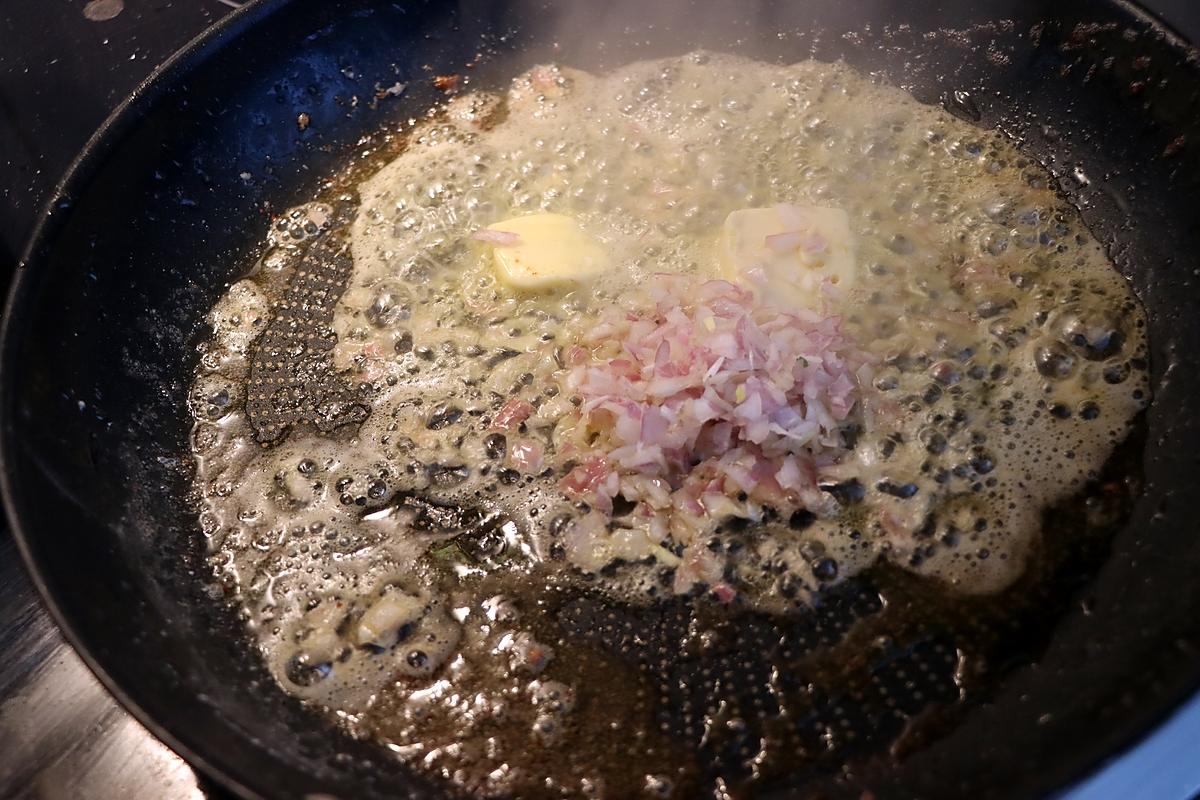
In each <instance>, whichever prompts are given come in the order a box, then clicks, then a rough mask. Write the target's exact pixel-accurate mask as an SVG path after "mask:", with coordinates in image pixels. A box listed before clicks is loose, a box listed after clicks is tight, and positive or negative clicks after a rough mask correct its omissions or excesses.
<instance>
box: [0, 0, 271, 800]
mask: <svg viewBox="0 0 1200 800" xmlns="http://www.w3.org/2000/svg"><path fill="white" fill-rule="evenodd" d="M291 2H292V0H253V2H249V3H246V4H245V5H243V6H240V7H238V8H236V9H234V10H232V11H231V12H230V13H228V14H226V15H225V16H224V17H222V18H221V19H219V20H218V21H217V22H215V23H213V24H212V25H211V26H209V27H208V28H206V29H205V30H203V31H201V32H200V33H199V34H198V35H196V36H195V37H193V38H192V39H191V40H189V41H188V42H187V43H186V44H184V45H183V46H182V47H180V48H179V49H178V50H176V51H175V52H174V53H172V54H171V55H170V56H169V57H168V58H167V59H166V60H165V61H163V62H162V63H161V64H159V65H158V66H157V67H155V69H154V70H153V71H152V72H151V73H150V74H149V75H147V76H146V78H145V79H143V80H142V81H141V82H139V83H138V85H137V86H136V87H135V88H134V89H133V91H132V92H130V93H129V95H128V96H126V97H125V98H124V99H123V100H122V101H121V102H120V103H119V104H118V105H117V106H116V107H115V108H114V109H113V110H112V112H111V113H110V114H109V115H108V116H107V117H106V118H105V120H104V122H102V123H101V124H100V127H98V128H97V129H96V131H95V132H94V133H93V134H92V135H91V136H90V137H89V138H88V140H87V142H86V143H85V144H84V146H83V148H82V149H81V150H80V151H79V153H78V154H77V155H76V156H75V157H74V158H73V159H72V160H71V163H70V164H69V165H68V167H67V169H66V170H65V172H64V173H63V177H62V178H61V179H60V180H59V182H58V184H57V185H56V186H55V188H54V189H53V191H52V192H51V193H50V196H49V198H48V199H47V201H46V202H45V203H44V204H43V206H42V210H41V211H40V212H39V215H38V219H37V222H36V223H35V225H34V227H33V230H32V231H31V233H30V235H29V238H28V240H27V241H26V244H25V247H24V248H23V249H22V250H21V251H20V255H19V256H18V260H17V263H16V269H15V270H14V273H13V279H12V285H11V286H10V287H9V290H8V293H7V296H6V297H5V300H4V305H3V311H2V312H0V504H2V505H3V507H4V508H3V513H4V521H5V522H6V523H7V525H8V529H9V531H10V533H11V535H12V538H13V541H14V543H15V544H16V548H17V552H18V553H19V554H20V556H21V561H22V563H23V564H24V567H25V573H26V575H27V576H28V577H29V580H30V583H32V584H33V586H34V588H35V589H36V591H37V594H38V597H39V599H40V601H41V603H42V605H43V606H44V607H45V609H46V610H47V611H48V612H49V614H50V616H51V618H52V619H53V620H54V624H55V625H56V626H57V627H58V630H59V631H60V632H61V633H62V635H63V638H64V639H65V640H66V642H67V644H69V645H70V647H71V649H72V650H73V651H74V652H75V653H76V655H78V657H79V658H80V660H82V661H83V663H84V664H85V665H86V666H87V668H88V670H89V671H90V672H91V673H92V675H93V676H94V677H95V678H96V680H98V681H99V682H100V684H101V685H102V686H103V687H104V689H105V691H107V692H108V693H109V695H111V696H112V698H113V699H114V700H116V702H117V703H118V704H119V705H120V706H121V708H123V709H124V710H125V711H127V712H128V713H129V714H130V716H132V717H133V718H134V719H135V720H137V722H138V724H140V725H141V726H142V727H143V728H145V729H146V730H147V731H148V732H149V733H150V734H151V735H152V736H154V738H155V739H157V740H158V741H159V742H161V743H162V744H164V745H165V746H166V747H168V748H169V749H170V750H171V751H172V752H174V753H175V754H176V755H178V756H179V757H180V758H181V759H183V760H184V761H185V762H186V763H187V764H188V765H190V766H192V767H194V768H195V769H197V770H199V771H200V772H201V773H203V774H204V775H206V776H208V777H209V778H211V779H213V780H215V781H217V782H218V783H219V784H220V785H221V787H222V788H224V789H226V790H227V791H230V792H232V793H233V794H235V795H237V796H238V797H241V798H246V800H256V799H257V798H264V797H266V796H267V795H266V794H264V793H263V792H262V791H261V790H260V789H258V788H253V787H251V786H250V785H249V783H248V782H247V781H245V780H244V777H243V776H237V775H234V774H233V773H231V772H230V771H229V770H227V769H225V768H224V766H223V765H222V764H221V763H220V762H219V760H218V759H213V758H210V757H209V756H208V755H205V753H206V752H210V751H211V748H207V747H203V746H196V742H194V741H192V737H190V736H189V735H188V734H187V733H186V732H180V731H176V730H173V729H168V728H167V727H165V726H163V725H162V724H161V723H160V722H159V721H158V720H157V719H156V718H155V716H154V715H152V714H151V713H150V712H148V711H147V710H146V709H145V708H144V707H143V705H142V703H141V702H139V701H138V700H136V699H135V698H134V697H133V696H132V695H131V694H130V693H129V692H128V691H126V689H125V687H123V686H122V685H121V684H120V683H119V682H117V681H116V680H114V679H113V677H112V676H111V675H110V674H109V672H108V669H107V668H106V667H105V666H104V665H103V664H102V663H101V662H100V660H99V659H97V658H96V656H95V655H94V654H93V652H92V648H91V647H90V646H89V645H88V644H87V641H86V637H85V636H84V635H83V634H82V633H81V632H80V631H78V630H77V629H76V627H75V625H74V624H73V623H72V622H71V620H70V619H69V617H68V616H67V615H66V614H65V613H63V611H62V608H61V607H60V606H59V604H58V602H57V601H56V599H55V597H54V595H53V593H52V592H51V591H50V588H49V586H48V584H47V582H46V580H45V577H44V576H43V571H42V568H41V565H40V564H39V562H38V559H37V556H36V555H35V554H34V552H33V549H32V547H31V546H30V544H29V536H28V533H27V532H26V530H25V528H24V524H23V520H24V518H25V516H26V514H25V512H24V510H23V508H24V503H23V501H22V500H21V499H20V497H21V494H20V491H19V488H18V487H17V486H15V485H14V482H15V473H14V472H13V471H12V469H11V464H10V461H11V458H10V454H11V453H12V452H13V451H14V450H15V448H16V444H15V443H14V442H13V429H14V426H13V413H12V408H13V388H12V385H11V384H12V382H11V381H10V380H8V372H9V371H10V370H11V367H10V366H9V365H11V364H12V363H13V361H14V359H15V350H16V347H17V344H18V342H17V340H18V338H19V336H18V331H19V330H20V329H21V328H22V327H23V320H24V318H25V317H26V316H27V313H26V311H25V309H24V306H25V305H27V304H26V303H24V302H23V301H24V300H25V298H26V296H27V295H28V294H29V292H30V291H31V288H30V286H31V284H32V283H33V281H34V275H33V273H34V272H35V271H36V269H35V268H34V267H33V265H34V263H35V262H36V260H37V259H38V258H39V257H40V256H41V255H42V254H43V253H44V252H46V250H47V249H48V247H49V245H50V244H51V242H53V240H54V238H55V235H56V234H57V232H58V231H59V229H61V227H62V226H63V225H64V224H65V221H64V218H65V216H66V214H65V213H64V212H67V211H69V209H70V205H71V198H73V197H74V196H75V192H74V190H75V189H77V188H79V187H81V186H84V185H86V184H87V183H88V181H89V180H90V179H91V177H92V176H93V175H94V174H95V173H96V172H97V171H98V169H99V168H100V166H101V165H102V164H103V162H104V161H105V159H106V158H107V157H108V156H109V155H110V154H111V152H112V151H113V150H114V148H115V147H116V146H117V143H118V142H119V141H120V140H121V138H122V134H123V133H125V132H126V131H127V130H128V129H129V128H131V127H132V126H134V125H136V124H137V121H138V119H139V118H140V117H141V116H142V114H143V112H144V111H146V110H147V109H148V108H149V107H150V106H152V105H153V104H154V103H155V102H157V101H158V100H159V98H161V97H162V96H163V95H165V94H166V93H167V92H169V91H170V90H171V89H172V88H173V87H175V86H177V85H178V84H179V82H180V81H181V80H183V79H184V78H186V77H187V76H188V75H189V74H191V73H193V72H194V71H195V70H196V69H197V68H198V67H199V66H200V65H201V64H202V63H204V62H206V61H208V60H209V59H210V58H211V57H213V56H214V55H216V54H217V53H218V52H219V51H221V50H223V49H224V48H226V47H227V46H229V45H230V44H232V43H233V42H234V41H236V40H237V39H238V38H240V37H241V36H242V35H244V34H245V33H246V32H247V31H249V30H250V29H252V28H254V27H256V26H257V25H259V24H261V23H262V22H263V21H264V20H265V19H267V18H268V17H269V16H271V15H272V14H274V13H275V12H276V11H278V10H279V9H281V8H283V7H284V6H287V5H289V4H290V3H291Z"/></svg>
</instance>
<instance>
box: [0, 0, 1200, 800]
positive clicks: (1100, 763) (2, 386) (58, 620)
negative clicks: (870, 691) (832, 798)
mask: <svg viewBox="0 0 1200 800" xmlns="http://www.w3.org/2000/svg"><path fill="white" fill-rule="evenodd" d="M1107 1H1108V3H1110V4H1111V5H1112V6H1113V7H1115V8H1117V9H1119V10H1121V11H1123V12H1124V13H1126V14H1128V15H1129V16H1130V17H1132V18H1134V19H1136V20H1138V21H1139V22H1141V23H1142V24H1144V25H1145V26H1146V27H1147V28H1149V29H1152V30H1156V31H1159V32H1161V33H1162V34H1163V35H1164V36H1165V37H1166V41H1167V43H1168V44H1169V45H1170V46H1172V47H1173V48H1177V49H1181V50H1186V51H1190V52H1191V53H1193V54H1195V55H1197V56H1200V48H1198V46H1197V45H1196V44H1194V43H1192V42H1191V41H1190V40H1189V39H1188V38H1187V37H1186V36H1184V35H1183V34H1181V33H1180V32H1179V31H1178V30H1177V29H1176V28H1175V27H1173V26H1172V25H1171V24H1170V23H1169V22H1167V21H1166V20H1164V19H1163V18H1162V17H1161V16H1160V15H1159V14H1157V13H1156V12H1154V11H1152V10H1150V9H1148V8H1146V7H1144V6H1143V5H1142V4H1141V3H1140V2H1138V0H1107ZM292 2H293V0H252V2H248V3H246V4H245V5H243V6H241V7H239V8H237V9H236V10H234V11H231V12H230V13H229V14H227V15H226V16H224V17H222V18H221V19H220V20H218V21H217V22H216V23H214V24H212V25H211V26H209V27H208V28H206V29H205V30H204V31H202V32H201V33H200V34H198V35H197V36H196V37H194V38H193V39H191V40H190V41H189V42H187V43H186V44H185V45H183V46H182V47H181V48H180V49H178V50H177V51H175V52H174V53H173V54H172V55H171V56H169V57H168V58H167V59H166V60H165V61H164V62H162V63H161V64H160V65H159V66H158V67H156V68H155V69H154V70H153V71H152V72H151V73H150V74H149V75H148V76H147V77H146V78H145V79H144V80H142V81H141V82H139V83H138V85H137V86H136V88H134V90H133V91H132V92H131V93H130V94H129V95H128V96H127V97H126V98H125V99H123V100H122V101H121V102H120V103H119V104H118V105H117V106H116V107H115V108H114V109H113V111H112V112H111V113H110V114H109V115H108V116H107V117H106V119H105V120H104V122H103V123H102V124H101V125H100V126H99V127H98V128H97V130H96V131H95V132H94V133H93V134H92V135H91V136H90V137H89V139H88V141H87V143H86V144H85V145H84V146H83V148H82V149H81V150H80V152H79V154H78V155H76V156H75V157H74V158H73V159H72V161H71V163H70V165H69V166H68V167H67V169H66V170H65V172H64V174H63V177H62V178H61V179H60V181H59V182H58V183H57V184H56V186H55V188H54V189H53V191H52V192H51V193H50V195H49V198H48V199H47V201H46V202H45V203H44V204H43V206H42V209H41V211H40V212H39V214H38V218H37V222H36V223H35V225H34V227H33V229H32V231H31V232H30V235H29V237H28V239H27V240H26V243H25V245H24V247H23V248H21V249H20V250H19V251H18V257H17V262H16V269H15V271H14V275H13V279H12V284H11V287H10V288H9V290H8V292H7V295H6V297H5V299H4V303H3V310H2V313H0V503H2V504H3V506H4V510H3V513H4V519H5V521H6V522H7V523H8V526H9V530H10V531H11V533H12V537H13V539H14V542H15V545H16V548H17V551H18V552H19V553H20V556H21V560H22V562H23V564H24V567H25V570H26V574H27V575H28V576H29V579H30V582H31V583H32V584H33V586H34V587H35V588H36V590H37V593H38V595H39V597H40V600H41V602H42V604H43V605H44V606H45V608H46V609H47V610H48V611H49V613H50V615H51V617H52V618H53V619H54V622H55V624H56V625H57V627H58V629H59V630H60V631H61V632H62V634H63V636H64V639H65V640H66V641H67V642H68V644H70V646H71V648H72V649H73V650H74V651H75V652H76V653H77V654H78V655H79V657H80V659H81V660H82V661H83V662H84V663H85V664H86V665H87V667H88V669H89V671H91V673H92V674H93V675H94V676H95V677H96V679H97V680H98V681H99V682H100V683H101V684H102V685H103V686H104V688H105V690H106V691H107V692H108V693H109V694H110V695H111V696H112V697H113V698H114V699H115V700H116V701H117V702H118V703H119V705H120V706H121V707H122V708H123V709H125V710H126V711H127V712H128V713H129V714H130V715H131V716H132V717H134V718H135V719H136V720H137V721H138V723H139V724H141V725H142V726H143V727H144V728H145V729H146V730H147V731H149V732H150V733H151V734H152V735H153V736H154V737H155V738H156V739H158V740H159V741H161V742H162V743H163V744H164V745H166V746H167V747H169V748H170V749H171V750H172V751H173V752H175V753H176V754H177V755H179V756H180V757H181V758H182V759H184V760H185V761H186V762H187V763H188V764H189V765H191V766H193V767H195V768H196V769H197V770H199V771H200V772H201V773H203V774H204V775H206V776H208V777H210V778H212V779H213V780H215V781H217V782H218V783H219V784H220V785H221V786H222V787H223V788H224V789H226V790H229V791H231V792H233V793H234V794H236V795H237V796H239V797H244V798H260V797H268V796H269V794H268V793H265V792H264V791H263V790H262V788H255V787H253V786H251V783H253V781H248V780H246V777H247V776H244V775H235V774H234V773H233V772H231V771H230V770H228V769H226V768H225V766H223V764H222V761H221V759H220V758H219V757H217V758H212V757H210V756H211V755H216V754H214V753H213V749H212V748H211V747H207V746H204V745H203V743H201V744H200V746H196V741H195V740H194V739H193V737H191V736H189V735H188V734H187V733H186V732H180V731H177V730H175V729H169V728H167V727H164V726H163V725H162V724H160V723H159V722H158V721H157V720H156V719H155V717H154V716H153V715H152V714H150V713H149V712H147V711H146V710H145V708H143V706H142V704H141V703H140V702H138V701H137V700H136V699H135V698H134V697H133V696H132V695H131V694H130V693H129V692H127V691H126V689H125V688H124V687H123V686H122V685H121V684H119V683H118V682H117V681H115V680H114V679H113V678H112V677H111V676H110V674H109V673H108V670H107V669H106V668H105V666H104V665H103V664H102V663H101V662H100V660H98V659H97V658H96V657H95V656H94V655H93V653H92V650H91V648H90V646H89V645H88V644H87V643H86V636H85V635H84V634H82V633H81V632H80V631H78V630H77V629H76V628H75V626H74V625H73V624H72V623H71V622H70V620H69V618H68V617H67V616H66V615H65V614H64V613H63V611H62V609H61V608H60V606H59V604H58V603H57V602H56V600H55V598H54V596H53V594H52V593H51V591H50V588H49V586H48V584H47V581H46V580H45V579H44V576H43V570H42V568H41V566H40V564H39V561H38V559H37V556H36V555H35V553H34V552H33V549H32V547H31V545H30V536H29V533H28V532H27V531H26V530H25V528H24V525H23V520H24V519H25V518H26V517H27V514H26V512H25V511H24V508H25V505H26V504H25V503H24V502H22V501H21V500H20V497H21V495H20V491H19V487H18V486H16V485H15V483H16V480H15V475H14V474H13V473H12V472H11V469H10V467H11V463H10V462H11V461H12V460H13V459H12V458H11V454H12V453H13V452H14V451H15V449H16V444H15V442H14V441H13V438H14V434H13V431H14V424H13V420H14V414H13V405H14V401H13V389H12V387H11V385H10V381H9V380H8V373H9V372H11V371H12V364H13V363H14V360H15V352H16V349H17V346H18V343H19V338H20V334H21V333H22V332H23V328H24V327H25V319H26V318H27V317H28V312H27V310H26V309H25V306H26V305H27V303H25V300H26V298H27V296H28V295H29V293H30V291H31V290H32V289H31V287H32V285H33V284H34V281H35V276H34V273H35V272H36V266H35V264H36V262H37V261H38V260H39V259H42V258H44V255H45V253H46V252H48V250H49V248H50V247H51V246H52V243H53V241H54V239H55V237H56V235H57V233H58V232H59V230H60V229H61V228H62V226H63V225H64V224H65V218H66V217H67V216H68V213H69V211H70V207H71V205H72V203H73V198H74V197H76V196H77V193H76V191H75V190H77V189H79V188H82V187H86V185H87V184H88V182H89V181H90V180H91V178H92V177H93V175H94V174H95V173H96V171H97V170H98V168H99V167H100V166H101V165H102V164H103V162H104V160H105V159H106V158H107V157H108V156H109V155H110V154H111V153H112V151H113V150H114V149H115V148H116V147H117V146H118V144H119V142H120V141H121V140H122V138H123V135H124V134H125V133H126V132H127V131H128V130H129V129H130V128H131V127H133V126H134V125H136V124H137V122H138V120H139V118H140V117H141V116H142V114H143V112H144V111H146V110H147V109H149V108H150V107H152V106H153V104H154V103H156V102H157V101H158V100H159V99H160V98H161V97H163V96H164V95H165V94H167V93H168V92H170V91H171V90H172V89H173V88H175V87H176V86H178V85H179V83H180V81H182V80H184V79H186V77H187V76H188V75H190V74H191V73H193V72H194V71H195V70H196V69H198V68H199V67H200V66H201V65H202V64H203V63H204V62H206V61H208V60H209V59H210V58H212V57H214V56H215V55H217V54H218V53H219V52H220V51H221V50H223V49H225V48H226V47H228V46H229V45H231V44H233V43H234V42H235V41H236V40H237V39H238V38H240V37H241V36H243V35H244V34H246V33H247V32H249V31H250V30H251V29H252V28H254V27H256V26H258V25H259V24H261V23H263V22H264V21H265V20H267V19H268V18H269V17H270V16H271V15H273V14H274V13H275V12H277V11H279V10H280V9H282V8H284V7H286V6H288V5H290V4H291V3H292ZM1193 700H1200V691H1195V692H1193V693H1189V694H1186V695H1184V696H1183V697H1181V698H1180V699H1179V701H1178V702H1177V703H1176V704H1174V705H1172V706H1171V707H1169V708H1167V709H1165V710H1164V711H1163V713H1162V714H1161V715H1160V716H1158V718H1157V719H1156V720H1155V721H1154V722H1152V723H1150V724H1149V725H1148V727H1146V728H1145V729H1143V730H1140V731H1137V732H1135V733H1133V734H1131V735H1130V738H1129V740H1128V741H1127V742H1126V743H1125V744H1124V745H1123V746H1121V747H1118V748H1116V749H1114V750H1113V751H1111V752H1110V753H1108V754H1106V755H1104V756H1101V757H1100V758H1098V759H1097V760H1095V761H1094V762H1093V763H1092V764H1091V765H1090V766H1088V767H1086V768H1085V770H1084V771H1083V772H1082V773H1080V774H1077V775H1075V776H1074V777H1073V778H1070V779H1068V780H1067V781H1066V782H1065V783H1064V784H1062V785H1059V786H1058V787H1057V788H1054V789H1051V790H1050V791H1049V794H1050V795H1051V796H1054V797H1058V798H1061V799H1062V800H1069V798H1070V797H1071V794H1072V792H1073V790H1075V789H1076V788H1080V787H1082V785H1083V784H1084V783H1085V782H1086V781H1088V780H1089V779H1093V778H1099V777H1100V775H1101V773H1102V772H1103V771H1104V770H1105V769H1107V768H1108V767H1110V766H1112V765H1113V764H1114V763H1116V762H1117V761H1119V760H1121V759H1123V758H1125V757H1126V756H1128V755H1129V754H1130V753H1132V752H1133V751H1134V750H1135V749H1137V748H1138V747H1140V746H1141V745H1143V744H1145V743H1147V742H1148V741H1149V740H1150V739H1151V738H1152V737H1153V736H1154V735H1155V734H1156V733H1157V732H1158V731H1159V730H1160V729H1161V728H1162V727H1163V726H1164V725H1165V724H1166V723H1167V722H1168V721H1169V720H1171V719H1172V718H1173V717H1175V715H1176V714H1179V713H1181V712H1183V711H1184V710H1185V707H1186V706H1187V705H1188V703H1189V702H1191V701H1193ZM205 753H207V754H208V755H205Z"/></svg>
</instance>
